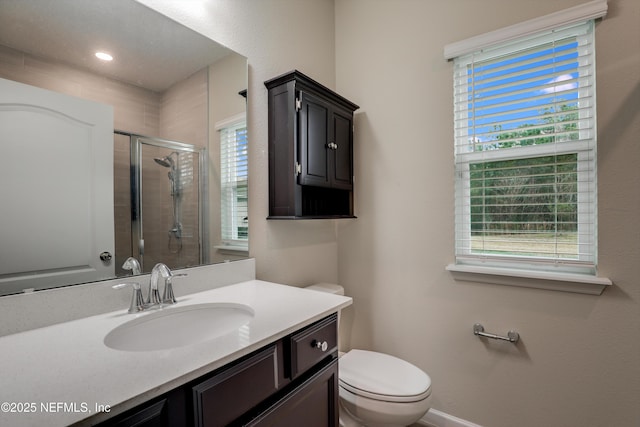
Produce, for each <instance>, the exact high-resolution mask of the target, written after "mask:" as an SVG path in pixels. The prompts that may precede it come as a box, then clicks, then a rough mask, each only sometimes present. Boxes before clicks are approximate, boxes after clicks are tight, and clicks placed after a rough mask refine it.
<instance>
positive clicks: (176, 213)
mask: <svg viewBox="0 0 640 427" xmlns="http://www.w3.org/2000/svg"><path fill="white" fill-rule="evenodd" d="M97 49H100V50H103V51H106V52H108V53H109V54H110V55H111V56H112V57H113V60H112V61H110V62H102V61H99V60H98V59H96V57H95V56H94V53H95V51H96V50H97ZM0 79H4V80H6V81H8V82H9V83H11V82H10V81H13V82H19V83H22V84H24V85H25V87H28V88H38V89H44V90H45V91H44V92H48V93H50V94H55V95H59V96H62V97H66V98H63V99H65V100H68V101H69V102H70V103H73V100H75V99H78V100H81V101H86V102H89V103H91V104H92V105H93V104H95V105H101V106H109V107H110V108H111V109H112V113H111V114H112V119H111V121H110V122H111V123H112V126H111V131H110V132H111V137H110V138H109V139H110V141H108V142H105V141H104V138H103V139H102V140H101V141H102V142H101V143H100V147H101V148H102V150H105V149H106V150H107V151H108V154H101V155H99V156H98V157H96V158H92V157H91V155H92V154H95V153H94V151H95V150H93V149H92V148H90V147H84V148H82V149H81V150H79V151H78V150H77V146H78V144H77V143H73V142H70V141H71V140H70V139H69V138H66V137H61V136H60V132H56V131H54V130H50V129H57V128H56V127H53V128H50V127H43V128H42V129H39V130H36V129H30V131H29V132H26V133H25V132H23V131H22V130H21V129H20V128H11V127H7V126H6V124H7V123H17V121H16V120H14V117H16V116H20V115H22V114H25V113H24V111H12V112H10V114H12V115H9V113H7V111H10V110H11V109H10V108H8V107H7V105H9V104H12V105H16V104H20V102H18V101H16V98H14V97H13V96H14V95H13V94H12V95H11V96H8V95H7V92H6V91H1V92H0V106H1V108H0V111H2V112H1V113H0V148H2V149H3V152H8V151H9V149H8V147H11V151H12V152H15V157H14V159H16V162H14V163H15V164H16V167H15V168H13V169H11V170H9V168H3V169H2V170H0V178H1V179H2V180H3V182H12V183H13V185H12V186H10V188H9V187H8V186H5V187H3V189H1V190H0V197H2V200H3V203H2V204H3V206H5V207H6V206H11V207H12V210H11V212H10V214H11V215H12V218H13V219H14V220H15V221H18V222H17V223H14V224H13V225H12V227H5V228H2V227H0V257H3V260H2V261H0V295H6V294H11V293H16V292H22V291H24V290H29V289H44V288H50V287H57V286H64V285H71V284H79V283H86V282H89V281H94V280H100V279H107V278H113V277H116V276H117V277H120V276H125V275H131V274H132V270H125V269H122V264H123V262H124V261H125V260H126V259H127V258H128V257H131V256H133V257H135V258H137V259H139V260H140V263H141V266H142V272H148V271H150V270H151V268H152V267H153V265H154V263H155V262H164V263H166V264H167V265H169V266H170V267H171V268H172V269H174V268H182V267H187V266H195V265H200V264H208V263H214V262H223V261H229V260H235V259H241V258H245V257H246V256H247V255H248V245H247V242H248V232H247V229H248V228H247V227H248V225H247V223H246V218H247V211H246V204H247V200H246V182H247V178H248V177H247V175H246V119H245V114H246V98H245V97H243V96H241V95H240V94H239V92H241V91H243V90H245V89H246V88H247V61H246V58H245V57H243V56H241V55H239V54H237V53H235V52H233V51H231V50H229V49H227V48H225V47H223V46H221V45H220V44H218V43H216V42H214V41H212V40H210V39H208V38H206V37H204V36H202V35H201V34H198V33H196V32H194V31H192V30H190V29H188V28H186V27H184V26H182V25H180V24H178V23H176V22H174V21H172V20H171V19H169V18H167V17H166V16H163V15H161V14H159V13H157V12H155V11H153V10H151V9H149V8H147V7H146V6H144V5H142V4H140V3H138V2H136V1H135V0H117V1H109V2H105V1H102V0H82V1H77V0H56V1H55V2H51V1H49V0H29V1H24V0H0ZM44 92H42V93H44ZM16 96H17V95H16ZM35 98H36V99H35V101H33V104H28V105H30V107H29V108H31V110H34V109H37V108H40V107H38V105H39V104H40V101H41V99H42V98H47V95H42V96H40V95H35ZM29 102H31V101H29ZM62 103H63V104H64V103H66V101H64V102H62ZM55 105H56V107H57V106H58V105H61V103H60V102H57V103H55ZM80 109H81V110H82V108H80ZM41 111H47V114H49V112H50V109H47V108H44V109H42V110H41ZM65 114H66V113H59V114H58V117H61V118H64V117H67V118H69V117H74V116H73V115H71V116H68V115H65ZM39 116H44V115H43V114H39ZM83 120H84V119H82V120H80V119H79V123H80V122H82V123H84V122H83ZM63 121H64V120H61V122H63ZM35 122H36V121H35V120H30V119H29V120H28V123H29V124H33V123H35ZM85 122H86V121H85ZM229 124H232V125H233V126H235V127H231V129H234V132H235V134H236V135H243V137H242V138H240V139H238V140H239V141H241V142H234V143H233V144H235V145H231V147H232V150H235V151H234V152H235V153H236V157H235V158H234V161H236V162H237V164H234V166H233V167H232V170H233V173H234V174H235V175H234V176H233V177H231V178H229V177H228V176H225V178H221V176H220V171H221V170H223V169H224V170H227V168H228V164H229V163H228V156H227V155H226V154H221V150H225V153H226V150H228V148H227V146H228V144H227V142H225V141H227V138H228V136H227V135H228V129H230V127H229ZM55 126H58V125H55ZM32 127H35V126H32ZM71 128H72V129H75V128H74V126H71ZM238 129H240V130H238ZM65 132H75V130H71V131H69V130H66V131H65ZM83 132H84V134H88V135H90V137H89V140H91V141H97V140H96V139H95V138H93V137H92V136H91V135H93V134H92V133H91V132H92V131H91V130H89V131H86V132H85V131H78V133H80V134H83ZM87 132H88V133H87ZM53 134H55V135H56V137H52V135H53ZM103 136H104V135H103ZM29 138H30V139H29ZM29 141H33V142H32V143H29ZM64 141H67V142H64ZM57 144H61V145H60V146H58V145H57ZM74 144H75V145H74ZM224 144H227V145H224ZM85 145H86V144H85ZM221 146H222V148H221ZM5 149H6V151H4V150H5ZM63 153H64V154H63ZM46 156H53V158H55V159H56V161H57V162H56V165H55V169H56V174H55V176H56V177H58V178H57V185H55V186H54V187H51V186H50V185H49V184H50V183H51V181H53V180H52V179H47V177H46V174H45V173H44V171H46V170H47V168H51V166H50V163H47V162H46V158H45V157H46ZM105 163H108V165H109V167H108V169H109V170H110V172H108V171H106V168H104V167H102V168H99V167H96V165H99V166H100V165H104V164H105ZM47 164H48V165H49V166H47ZM81 165H82V167H80V166H81ZM237 165H242V166H237ZM103 169H105V170H103ZM70 172H73V173H70ZM82 173H84V174H85V175H81V174H82ZM9 174H11V176H9ZM227 175H228V174H227ZM18 176H19V177H20V179H16V178H17V177H18ZM50 176H51V175H50ZM64 180H68V184H66V185H64V184H62V183H63V182H65V181H64ZM229 180H231V181H233V182H234V184H233V188H234V189H233V190H232V191H229V184H228V182H229ZM98 181H100V182H103V183H102V184H100V183H98ZM79 182H84V183H87V185H79V184H78V183H79ZM92 185H99V187H96V188H92V187H91V186H92ZM96 195H99V196H100V197H96ZM65 198H66V199H65ZM94 199H101V200H100V201H98V200H94ZM98 202H99V204H98ZM230 206H231V207H230ZM65 207H68V208H69V209H70V210H73V212H75V214H73V213H72V212H71V211H69V212H65V210H64V208H65ZM7 209H8V208H5V210H7ZM25 210H28V212H24V211H25ZM78 212H81V213H78ZM105 212H106V214H105ZM1 213H2V215H5V214H6V215H8V213H7V212H4V211H2V212H1ZM80 219H82V221H81V220H80ZM229 224H231V225H229ZM223 228H224V230H223ZM97 230H99V231H100V233H99V234H104V236H102V235H101V236H96V235H95V234H96V231H97ZM230 236H231V237H230ZM72 237H73V238H72ZM5 255H6V257H5ZM101 256H102V257H101ZM25 260H27V261H25Z"/></svg>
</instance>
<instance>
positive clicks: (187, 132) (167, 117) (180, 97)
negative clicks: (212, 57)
mask: <svg viewBox="0 0 640 427" xmlns="http://www.w3.org/2000/svg"><path fill="white" fill-rule="evenodd" d="M207 98H208V70H207V69H206V68H205V69H202V70H200V71H198V72H196V73H194V74H193V75H191V76H190V77H188V78H186V79H185V80H183V81H181V82H178V83H176V84H175V85H174V86H172V87H170V88H169V89H167V90H166V91H165V92H164V93H163V96H162V101H161V105H162V108H161V111H160V136H161V137H162V138H166V139H171V140H175V141H181V142H186V143H189V144H193V145H196V146H198V147H206V146H207V136H208V111H209V110H208V101H207Z"/></svg>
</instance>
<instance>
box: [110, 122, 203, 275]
mask: <svg viewBox="0 0 640 427" xmlns="http://www.w3.org/2000/svg"><path fill="white" fill-rule="evenodd" d="M115 158H116V161H115V162H114V164H115V166H114V167H115V168H116V170H115V171H114V172H115V174H114V176H115V182H114V190H115V191H114V192H115V198H114V201H115V203H114V206H115V216H116V221H115V222H116V239H115V240H116V256H115V259H116V270H117V271H116V273H117V274H118V275H119V276H120V275H126V274H127V273H128V272H126V271H124V270H122V269H121V266H122V264H123V262H124V260H126V258H128V257H130V256H132V257H134V258H136V259H138V261H139V262H140V265H141V267H142V272H145V273H146V272H150V271H151V269H152V268H153V266H154V265H155V264H156V263H158V262H162V263H164V264H166V265H167V266H169V268H171V269H174V268H183V267H189V266H195V265H201V264H203V263H206V262H207V260H208V259H209V255H208V253H207V248H208V244H207V241H208V233H207V226H206V224H205V221H206V215H205V210H206V209H207V204H206V196H205V195H206V194H207V193H206V183H207V170H206V163H205V159H206V155H205V149H204V148H201V147H197V146H194V145H191V144H186V143H182V142H177V141H170V140H165V139H161V138H151V137H145V136H141V135H135V134H129V133H125V132H119V131H117V132H116V135H115ZM127 169H128V170H127ZM127 178H128V179H127Z"/></svg>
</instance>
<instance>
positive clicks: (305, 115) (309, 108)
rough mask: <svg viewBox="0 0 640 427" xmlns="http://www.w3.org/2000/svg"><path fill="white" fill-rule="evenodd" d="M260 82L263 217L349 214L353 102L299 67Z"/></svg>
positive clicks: (350, 206)
mask: <svg viewBox="0 0 640 427" xmlns="http://www.w3.org/2000/svg"><path fill="white" fill-rule="evenodd" d="M264 84H265V86H266V87H267V89H268V92H269V119H268V120H269V217H268V219H314V218H353V217H354V215H353V114H354V111H355V110H357V109H358V108H359V107H358V106H357V105H356V104H354V103H353V102H351V101H349V100H347V99H345V98H343V97H342V96H340V95H338V94H337V93H335V92H334V91H332V90H330V89H328V88H326V87H325V86H323V85H321V84H320V83H318V82H316V81H314V80H312V79H311V78H309V77H307V76H305V75H304V74H302V73H301V72H299V71H291V72H289V73H287V74H283V75H281V76H279V77H275V78H273V79H271V80H268V81H266V82H265V83H264Z"/></svg>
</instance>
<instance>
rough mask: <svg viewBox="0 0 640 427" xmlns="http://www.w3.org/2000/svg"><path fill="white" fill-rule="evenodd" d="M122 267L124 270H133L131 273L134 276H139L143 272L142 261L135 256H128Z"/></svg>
mask: <svg viewBox="0 0 640 427" xmlns="http://www.w3.org/2000/svg"><path fill="white" fill-rule="evenodd" d="M122 268H123V269H124V270H131V274H133V275H134V276H138V275H140V274H142V268H140V263H139V262H138V260H137V259H135V258H134V257H129V258H127V259H126V260H125V261H124V263H123V264H122Z"/></svg>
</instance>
